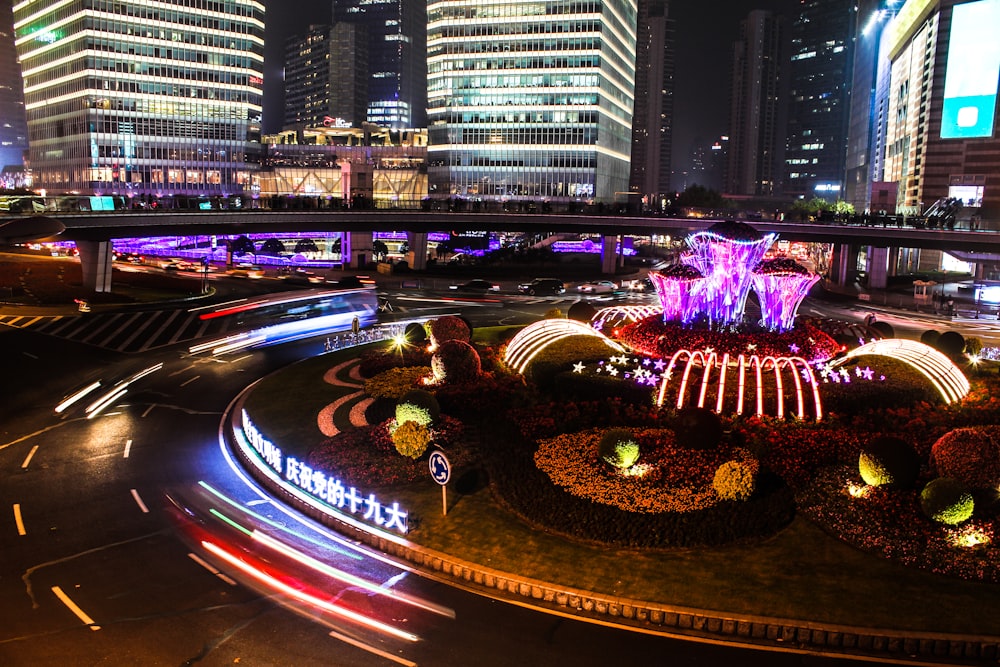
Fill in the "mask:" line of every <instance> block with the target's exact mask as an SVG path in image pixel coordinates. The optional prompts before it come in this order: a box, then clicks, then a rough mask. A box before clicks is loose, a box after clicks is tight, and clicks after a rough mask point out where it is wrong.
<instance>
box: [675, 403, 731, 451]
mask: <svg viewBox="0 0 1000 667" xmlns="http://www.w3.org/2000/svg"><path fill="white" fill-rule="evenodd" d="M673 428H674V434H675V435H676V436H677V444H678V445H680V446H681V447H684V448H686V449H715V448H716V447H718V446H719V443H720V442H722V432H723V431H722V419H721V418H720V417H719V415H718V414H717V413H716V412H714V411H713V410H709V409H708V408H697V407H691V408H682V409H681V410H680V411H678V413H677V417H676V418H675V419H674V423H673Z"/></svg>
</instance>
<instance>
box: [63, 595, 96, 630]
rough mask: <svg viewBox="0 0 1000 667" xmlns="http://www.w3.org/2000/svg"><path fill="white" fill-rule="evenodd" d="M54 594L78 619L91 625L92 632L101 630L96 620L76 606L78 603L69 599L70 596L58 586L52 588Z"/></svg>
mask: <svg viewBox="0 0 1000 667" xmlns="http://www.w3.org/2000/svg"><path fill="white" fill-rule="evenodd" d="M52 592H53V593H55V594H56V597H57V598H59V599H60V600H62V603H63V604H64V605H66V606H67V607H69V610H70V611H71V612H73V613H74V614H76V617H77V618H78V619H80V620H81V621H83V624H84V625H89V626H90V629H91V630H100V629H101V626H99V625H96V624H95V623H94V619H92V618H91V617H90V616H87V615H86V614H85V613H84V612H83V610H82V609H80V608H79V607H78V606H76V603H75V602H73V601H72V600H70V599H69V596H68V595H66V594H65V593H63V590H62V589H61V588H59V587H58V586H53V587H52Z"/></svg>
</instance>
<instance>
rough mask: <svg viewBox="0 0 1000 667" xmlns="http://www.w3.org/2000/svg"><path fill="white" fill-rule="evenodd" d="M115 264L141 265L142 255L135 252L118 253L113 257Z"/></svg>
mask: <svg viewBox="0 0 1000 667" xmlns="http://www.w3.org/2000/svg"><path fill="white" fill-rule="evenodd" d="M115 261H116V262H128V263H129V264H142V255H140V254H138V253H135V252H120V253H117V254H116V255H115Z"/></svg>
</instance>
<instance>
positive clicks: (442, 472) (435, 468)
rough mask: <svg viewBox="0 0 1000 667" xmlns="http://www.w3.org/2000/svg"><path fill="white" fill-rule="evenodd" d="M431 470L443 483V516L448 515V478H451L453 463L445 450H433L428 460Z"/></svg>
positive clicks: (437, 480)
mask: <svg viewBox="0 0 1000 667" xmlns="http://www.w3.org/2000/svg"><path fill="white" fill-rule="evenodd" d="M427 464H428V466H429V467H430V470H431V477H432V478H433V479H434V481H435V482H437V483H438V484H440V485H441V516H448V480H449V479H451V463H449V462H448V457H447V456H445V455H444V452H442V451H440V450H438V451H435V452H431V458H430V460H429V461H428V462H427Z"/></svg>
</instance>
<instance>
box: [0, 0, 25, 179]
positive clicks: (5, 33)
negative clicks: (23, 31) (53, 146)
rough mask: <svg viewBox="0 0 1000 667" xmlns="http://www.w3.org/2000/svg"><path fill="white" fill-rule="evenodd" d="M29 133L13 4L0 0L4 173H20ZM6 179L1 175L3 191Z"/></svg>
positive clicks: (0, 143) (0, 158) (0, 163)
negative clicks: (16, 48)
mask: <svg viewBox="0 0 1000 667" xmlns="http://www.w3.org/2000/svg"><path fill="white" fill-rule="evenodd" d="M27 147H28V129H27V126H26V125H25V123H24V99H23V97H22V94H21V68H20V67H18V64H17V52H16V51H15V50H14V21H13V14H12V13H11V1H10V0H0V172H2V171H3V169H4V167H11V168H14V169H17V170H20V167H21V165H22V163H23V161H24V160H23V153H24V149H26V148H27ZM4 185H5V179H4V177H3V176H2V175H0V187H3V186H4Z"/></svg>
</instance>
